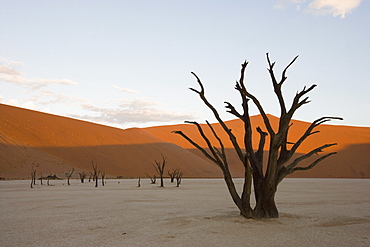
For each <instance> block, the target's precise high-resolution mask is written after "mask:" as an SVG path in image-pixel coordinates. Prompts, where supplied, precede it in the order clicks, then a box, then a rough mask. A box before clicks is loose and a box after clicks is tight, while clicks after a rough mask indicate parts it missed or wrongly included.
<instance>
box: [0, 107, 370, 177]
mask: <svg viewBox="0 0 370 247" xmlns="http://www.w3.org/2000/svg"><path fill="white" fill-rule="evenodd" d="M269 118H270V120H271V122H272V124H273V125H274V126H275V127H276V126H277V123H278V118H276V117H274V116H269ZM226 124H227V125H228V127H229V128H230V129H232V130H233V133H234V135H236V136H237V138H238V139H239V141H240V142H242V140H243V125H242V123H241V121H240V120H231V121H227V122H226ZM252 125H253V129H255V128H256V127H257V126H260V127H261V128H263V121H262V118H261V117H260V116H254V117H252ZM213 126H214V128H215V129H216V131H218V133H219V135H220V137H221V138H222V140H223V141H224V144H225V148H226V149H227V153H228V160H229V163H230V168H231V171H232V173H233V175H234V176H238V177H242V176H243V174H244V172H243V167H242V165H241V164H240V162H239V161H238V159H237V156H236V154H235V151H234V150H233V149H232V146H231V143H230V141H229V138H228V137H227V136H226V135H225V134H224V133H223V131H222V130H221V127H220V126H219V124H214V125H213ZM308 126H309V123H306V122H301V121H295V120H294V121H293V126H292V128H291V132H290V134H289V141H290V142H295V141H296V140H297V139H298V138H299V137H300V135H302V134H303V132H304V131H305V130H306V128H307V127H308ZM174 130H181V131H183V132H184V133H186V134H187V135H188V136H189V137H191V138H192V139H193V140H195V141H196V142H197V143H199V144H200V145H201V146H203V147H205V143H204V141H203V140H202V139H201V138H200V136H199V135H198V132H197V130H196V128H195V127H194V126H192V125H169V126H158V127H150V128H130V129H124V130H123V129H118V128H113V127H108V126H103V125H99V124H93V123H89V122H86V121H81V120H76V119H71V118H66V117H60V116H55V115H50V114H46V113H41V112H36V111H32V110H26V109H22V108H17V107H12V106H7V105H3V104H0V176H1V177H4V178H20V179H22V178H29V177H30V172H31V169H32V168H31V167H32V166H34V167H37V172H38V173H43V174H45V175H49V174H59V175H60V176H61V177H63V176H64V173H65V172H68V171H69V170H71V169H72V168H75V170H76V174H77V173H78V172H82V171H85V172H89V171H92V167H91V162H92V161H94V162H96V163H97V164H98V169H100V170H102V171H105V172H106V174H107V176H108V177H117V176H123V177H138V176H141V177H144V176H146V173H148V174H151V175H154V173H155V171H154V168H153V166H152V164H153V163H155V160H157V161H160V160H161V159H162V157H161V154H163V155H164V156H165V157H166V159H167V166H166V168H167V170H172V169H175V168H180V169H181V170H182V171H183V172H184V175H185V176H186V177H222V174H221V172H220V171H219V168H218V167H216V165H214V164H213V163H211V162H210V161H209V160H207V159H206V158H204V157H203V155H202V154H201V152H199V151H198V150H195V149H194V147H192V146H191V145H190V144H189V143H188V142H187V141H186V140H184V139H183V138H182V137H181V136H179V135H175V134H173V133H171V132H172V131H174ZM318 130H320V133H318V134H315V135H313V136H310V137H309V138H308V139H307V141H306V142H305V143H304V144H302V147H301V148H300V149H299V150H298V152H297V154H296V157H298V155H300V154H303V153H306V152H309V151H310V150H312V149H313V148H315V147H318V146H320V145H322V144H325V143H333V142H336V143H338V145H337V146H334V147H331V148H330V150H329V149H328V150H327V151H328V152H332V151H336V152H338V154H337V155H335V156H332V157H330V158H328V159H326V160H324V161H323V162H322V163H320V164H319V165H318V166H317V167H315V168H314V169H312V170H310V171H307V172H300V173H298V172H297V173H295V174H293V176H294V177H333V178H335V177H348V178H361V177H365V178H369V177H370V128H367V127H349V126H331V125H323V126H319V127H318ZM205 132H206V133H208V134H209V136H211V135H210V132H209V130H208V129H207V128H206V127H205ZM253 138H254V139H253V143H254V145H258V135H257V134H256V133H255V134H254V135H253ZM210 139H211V141H212V142H213V143H214V144H215V145H217V142H216V141H215V140H214V139H212V138H210ZM240 144H241V145H242V143H240ZM266 147H268V143H266ZM254 148H256V146H255V147H254ZM266 155H267V151H265V156H266ZM314 158H316V157H314ZM304 164H307V162H306V163H303V165H304ZM76 176H77V175H76Z"/></svg>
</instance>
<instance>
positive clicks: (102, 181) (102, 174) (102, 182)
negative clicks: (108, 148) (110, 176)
mask: <svg viewBox="0 0 370 247" xmlns="http://www.w3.org/2000/svg"><path fill="white" fill-rule="evenodd" d="M100 175H101V185H103V186H104V185H105V181H104V178H105V172H103V171H102V172H100Z"/></svg>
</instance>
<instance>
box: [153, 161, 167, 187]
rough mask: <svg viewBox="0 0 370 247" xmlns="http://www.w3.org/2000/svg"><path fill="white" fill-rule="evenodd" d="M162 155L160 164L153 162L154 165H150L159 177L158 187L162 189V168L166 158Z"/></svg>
mask: <svg viewBox="0 0 370 247" xmlns="http://www.w3.org/2000/svg"><path fill="white" fill-rule="evenodd" d="M161 155H162V162H159V161H156V160H155V164H152V165H153V167H154V169H155V171H156V172H157V174H158V175H159V177H160V179H161V185H160V187H164V183H163V173H164V167H165V166H166V163H167V161H166V157H164V156H163V154H161Z"/></svg>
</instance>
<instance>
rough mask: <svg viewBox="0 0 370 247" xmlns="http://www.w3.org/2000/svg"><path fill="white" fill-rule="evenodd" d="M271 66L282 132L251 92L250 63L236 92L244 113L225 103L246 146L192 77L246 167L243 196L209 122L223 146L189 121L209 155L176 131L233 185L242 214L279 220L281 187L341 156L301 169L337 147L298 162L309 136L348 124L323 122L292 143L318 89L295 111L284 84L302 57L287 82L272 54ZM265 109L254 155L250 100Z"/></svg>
mask: <svg viewBox="0 0 370 247" xmlns="http://www.w3.org/2000/svg"><path fill="white" fill-rule="evenodd" d="M266 58H267V63H268V72H269V74H270V78H271V81H272V86H273V89H274V93H275V95H276V98H277V101H278V104H279V107H280V117H279V123H278V126H277V128H274V127H273V126H272V124H271V122H270V119H269V118H268V116H267V114H266V112H265V110H264V108H263V107H262V105H261V103H260V101H259V100H258V99H257V98H256V97H255V96H254V95H253V94H252V93H251V92H250V91H249V90H248V89H247V87H246V86H245V84H244V74H245V69H246V67H247V65H248V63H247V62H244V63H243V64H242V65H241V72H240V79H239V81H237V82H236V85H235V89H236V90H237V92H238V93H239V95H240V97H241V101H242V112H239V111H238V110H237V109H235V107H234V106H233V105H232V104H231V103H229V102H225V104H226V108H227V112H228V113H230V114H232V115H234V116H235V117H237V118H239V119H240V120H241V121H242V124H243V128H244V136H243V142H242V144H243V146H241V142H238V141H237V138H236V136H235V135H234V134H233V132H232V130H231V129H230V128H228V126H227V125H226V124H225V122H224V121H223V120H222V119H221V117H220V115H219V113H218V111H217V110H216V108H215V107H214V106H213V105H212V104H211V103H210V102H209V101H208V99H207V97H206V95H205V90H204V87H203V84H202V82H201V80H200V79H199V77H198V76H197V75H196V74H195V73H193V72H192V74H193V75H194V76H195V78H196V79H197V82H198V84H199V86H200V90H196V89H194V88H190V90H192V91H193V92H195V93H196V94H198V95H199V97H200V99H201V100H202V101H203V103H204V104H205V105H206V106H207V107H208V108H209V109H210V110H211V111H212V113H213V115H214V116H215V117H216V119H217V121H218V123H219V124H220V126H221V128H222V131H223V132H225V133H226V135H227V136H228V137H229V140H230V141H231V144H232V146H233V148H234V150H235V151H236V153H237V155H238V158H239V161H240V163H241V164H242V165H243V167H244V171H245V172H244V186H243V190H242V192H241V194H240V195H239V193H238V192H237V190H236V187H235V184H234V182H233V178H232V176H231V173H230V170H229V164H228V160H227V157H226V152H225V148H224V144H223V141H222V140H221V138H220V137H219V135H218V133H217V132H216V131H215V129H214V128H213V127H212V125H210V124H209V123H208V122H207V125H208V128H209V129H210V133H212V134H211V136H213V137H214V140H216V142H217V147H216V146H215V145H214V144H212V143H211V140H210V138H209V136H207V135H206V134H205V132H204V130H203V127H202V126H201V125H200V124H198V123H197V122H187V123H190V124H194V125H195V126H196V128H197V129H198V132H199V134H200V136H201V137H202V138H203V140H204V141H205V143H206V145H207V148H208V150H206V149H205V148H203V147H201V146H200V145H199V144H198V143H196V142H194V141H193V140H192V139H191V138H190V137H189V136H187V135H186V134H185V133H183V132H181V131H174V133H176V134H179V135H181V136H182V137H183V138H185V139H186V140H187V141H188V142H189V143H190V144H192V145H193V146H194V147H196V148H197V149H198V150H200V151H201V152H202V153H203V154H204V155H205V156H206V157H207V158H208V159H210V160H211V161H212V162H213V163H215V164H216V165H217V166H218V167H219V168H220V169H221V170H222V172H223V175H224V180H225V182H226V184H227V188H228V190H229V193H230V195H231V197H232V199H233V201H234V203H235V204H236V206H237V207H238V209H239V210H240V214H241V215H242V216H244V217H246V218H277V217H279V213H278V209H277V207H276V204H275V194H276V191H277V187H278V185H279V183H280V182H281V181H282V180H283V179H284V178H285V177H286V176H287V175H289V174H291V173H294V172H296V171H305V170H309V169H312V168H313V167H315V166H316V165H317V164H318V163H319V162H321V161H322V160H324V159H326V158H328V157H329V156H331V155H334V154H336V152H330V153H327V154H324V155H323V156H320V157H318V158H317V159H315V160H314V161H313V162H311V163H310V164H309V165H307V166H303V167H302V166H298V164H299V163H300V162H301V161H303V160H307V159H308V158H310V157H312V156H313V155H315V154H318V153H321V152H323V150H324V149H326V148H328V147H331V146H334V145H337V143H330V144H324V145H321V146H319V147H317V148H314V149H312V150H311V151H310V152H308V153H306V154H302V155H299V156H298V157H297V158H293V155H294V154H295V153H296V151H297V149H298V147H300V145H301V144H302V143H303V142H304V141H305V140H306V139H307V137H309V136H311V135H313V134H316V133H319V131H317V130H316V131H314V129H315V128H316V127H317V126H319V125H320V124H322V123H325V122H328V121H330V120H333V119H337V120H342V118H340V117H322V118H319V119H317V120H315V121H313V122H312V123H311V125H310V126H309V127H308V128H307V129H306V131H305V132H304V133H303V134H302V136H301V137H299V138H298V139H296V140H288V138H291V137H290V136H289V135H288V132H289V130H290V128H291V126H292V123H291V120H292V117H293V114H294V113H295V112H296V110H297V109H299V108H300V107H301V106H303V105H305V104H307V103H309V102H310V101H309V97H307V96H306V94H307V93H309V92H310V91H311V90H313V89H314V88H315V87H316V85H312V86H310V87H309V88H306V87H304V88H303V90H301V91H299V92H297V93H296V95H295V96H294V98H293V101H292V104H291V106H290V108H288V106H287V105H286V101H285V99H284V96H283V93H282V86H283V83H284V82H285V81H286V79H287V76H286V72H287V70H288V68H289V67H290V66H291V65H292V64H293V63H294V62H295V61H296V59H297V58H298V56H296V57H295V58H294V59H293V60H292V61H291V62H290V63H289V64H288V65H287V66H286V67H285V69H284V70H283V71H282V75H281V79H280V80H278V79H277V78H276V76H275V72H274V66H275V62H271V61H270V58H269V54H268V53H267V54H266ZM250 100H251V101H252V102H253V104H254V105H255V106H256V107H257V109H258V110H259V112H260V114H261V116H262V118H263V123H264V126H262V127H260V126H258V127H257V128H256V131H257V133H256V134H258V135H259V143H258V149H257V150H253V145H252V144H253V143H252V142H253V138H252V135H253V134H254V133H255V132H253V131H252V126H251V119H250V115H249V105H248V104H249V101H250ZM266 138H268V139H269V140H268V144H269V148H268V151H266V152H267V153H268V159H267V161H266V162H265V163H264V160H263V158H264V157H263V153H264V147H265V143H266ZM252 182H253V187H254V197H255V201H256V204H255V206H254V208H252V206H251V203H250V196H251V191H252Z"/></svg>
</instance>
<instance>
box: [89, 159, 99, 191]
mask: <svg viewBox="0 0 370 247" xmlns="http://www.w3.org/2000/svg"><path fill="white" fill-rule="evenodd" d="M91 163H92V168H93V180H94V181H95V187H98V178H99V174H100V171H99V170H98V164H97V163H94V161H91Z"/></svg>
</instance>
